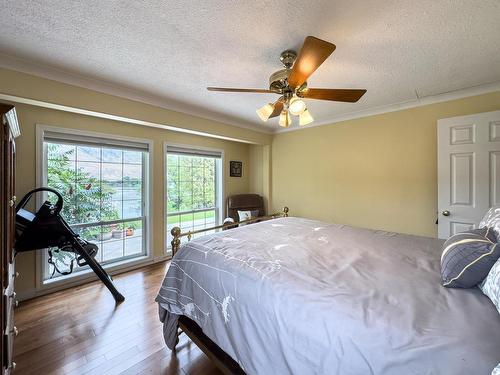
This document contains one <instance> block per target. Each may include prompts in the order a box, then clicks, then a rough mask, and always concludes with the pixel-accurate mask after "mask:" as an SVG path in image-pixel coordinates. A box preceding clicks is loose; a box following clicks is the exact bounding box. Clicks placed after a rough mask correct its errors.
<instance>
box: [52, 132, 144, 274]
mask: <svg viewBox="0 0 500 375" xmlns="http://www.w3.org/2000/svg"><path fill="white" fill-rule="evenodd" d="M44 145H45V152H46V163H47V164H46V176H47V185H48V186H49V187H52V188H54V189H56V190H57V191H59V192H60V193H61V194H62V196H63V198H64V206H63V210H62V215H63V217H64V218H65V220H66V221H67V222H68V224H70V225H71V227H72V228H73V230H75V231H76V232H77V233H79V234H80V236H82V237H83V238H85V239H86V240H88V241H91V242H94V243H96V244H97V245H98V246H99V252H98V255H97V259H98V260H99V261H100V262H102V263H107V262H113V261H118V260H123V259H125V258H130V257H135V256H140V255H144V254H145V245H144V234H145V233H143V232H144V229H145V225H144V224H145V216H144V212H143V211H144V210H143V206H144V184H143V168H144V160H145V158H144V155H145V153H144V152H142V151H136V150H129V149H119V148H107V147H102V146H96V147H93V146H87V145H73V144H63V143H55V142H45V143H44ZM49 198H51V197H50V196H49ZM56 256H57V262H58V268H61V269H67V265H68V264H69V259H70V254H67V253H64V252H60V253H59V254H57V255H56ZM65 265H66V266H65ZM52 271H53V270H52V268H51V266H49V265H47V267H46V272H45V273H46V275H45V278H49V277H50V275H51V274H52Z"/></svg>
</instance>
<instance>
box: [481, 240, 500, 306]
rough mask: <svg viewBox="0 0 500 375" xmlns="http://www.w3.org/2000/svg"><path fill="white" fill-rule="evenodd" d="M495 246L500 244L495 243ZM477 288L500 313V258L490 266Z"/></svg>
mask: <svg viewBox="0 0 500 375" xmlns="http://www.w3.org/2000/svg"><path fill="white" fill-rule="evenodd" d="M496 246H500V245H499V244H497V245H496ZM479 288H480V289H481V290H482V291H483V293H484V294H486V295H487V296H488V298H489V299H490V300H491V302H493V304H494V305H495V306H496V308H497V310H498V313H499V314H500V259H498V260H497V261H496V263H495V264H494V265H493V267H491V270H490V272H489V273H488V276H486V279H484V281H483V282H482V283H481V284H479Z"/></svg>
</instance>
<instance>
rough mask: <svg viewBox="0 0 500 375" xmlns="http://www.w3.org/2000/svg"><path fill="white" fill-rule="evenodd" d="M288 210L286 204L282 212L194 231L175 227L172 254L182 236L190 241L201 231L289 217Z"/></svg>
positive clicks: (176, 249) (179, 244)
mask: <svg viewBox="0 0 500 375" xmlns="http://www.w3.org/2000/svg"><path fill="white" fill-rule="evenodd" d="M288 211H289V209H288V207H286V206H285V207H283V211H282V212H277V213H275V214H272V215H267V216H260V217H256V218H254V219H248V220H243V221H239V222H236V223H226V224H222V225H217V226H215V227H210V228H203V229H198V230H192V231H188V232H181V228H179V227H173V228H172V230H171V231H170V233H171V234H172V237H173V238H172V241H171V242H170V244H171V245H172V256H174V255H175V253H176V252H177V251H178V250H179V248H180V246H181V238H182V237H187V238H188V241H190V240H191V238H193V236H194V235H196V234H199V233H203V232H208V231H210V230H220V229H229V228H232V227H234V226H235V225H238V224H250V223H255V222H258V221H264V220H271V219H276V218H278V217H288Z"/></svg>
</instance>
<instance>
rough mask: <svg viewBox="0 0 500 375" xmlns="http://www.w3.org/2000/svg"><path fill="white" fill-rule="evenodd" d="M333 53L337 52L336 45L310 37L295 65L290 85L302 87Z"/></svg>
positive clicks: (289, 80) (306, 40)
mask: <svg viewBox="0 0 500 375" xmlns="http://www.w3.org/2000/svg"><path fill="white" fill-rule="evenodd" d="M333 51H335V44H332V43H329V42H326V41H324V40H321V39H318V38H315V37H313V36H308V37H307V38H306V39H305V40H304V45H303V46H302V48H301V49H300V52H299V55H298V56H297V59H296V60H295V63H294V64H293V68H292V72H291V73H290V76H289V77H288V85H289V86H290V87H292V88H297V87H300V85H302V84H303V83H304V82H305V81H307V79H308V78H309V76H310V75H311V74H313V73H314V72H315V71H316V69H318V67H319V66H320V65H321V64H323V62H324V61H325V60H326V59H327V58H328V56H330V55H331V54H332V52H333Z"/></svg>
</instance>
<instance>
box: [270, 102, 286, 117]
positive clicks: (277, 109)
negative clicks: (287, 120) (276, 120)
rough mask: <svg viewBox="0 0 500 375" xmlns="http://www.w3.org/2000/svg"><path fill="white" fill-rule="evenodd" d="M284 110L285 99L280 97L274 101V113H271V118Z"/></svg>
mask: <svg viewBox="0 0 500 375" xmlns="http://www.w3.org/2000/svg"><path fill="white" fill-rule="evenodd" d="M282 110H283V99H282V98H280V99H278V100H277V101H276V102H275V103H274V111H273V113H271V116H269V118H272V117H276V116H279V115H280V113H281V111H282Z"/></svg>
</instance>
